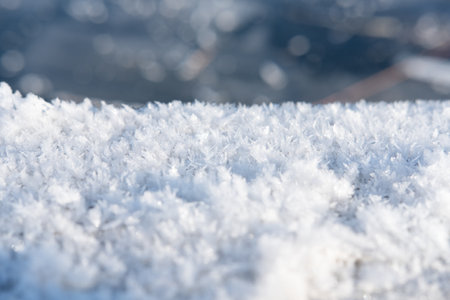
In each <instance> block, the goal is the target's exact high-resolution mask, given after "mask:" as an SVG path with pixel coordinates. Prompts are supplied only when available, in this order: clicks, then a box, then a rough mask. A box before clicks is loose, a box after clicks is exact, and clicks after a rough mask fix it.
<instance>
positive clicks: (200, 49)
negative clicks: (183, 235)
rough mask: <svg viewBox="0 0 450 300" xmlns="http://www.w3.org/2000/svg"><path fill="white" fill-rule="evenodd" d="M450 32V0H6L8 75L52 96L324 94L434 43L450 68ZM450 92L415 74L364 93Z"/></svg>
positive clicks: (15, 83)
mask: <svg viewBox="0 0 450 300" xmlns="http://www.w3.org/2000/svg"><path fill="white" fill-rule="evenodd" d="M449 39H450V1H447V0H445V1H444V0H427V1H423V0H364V1H360V0H337V1H329V0H315V1H314V0H296V1H294V0H235V1H232V0H0V81H6V82H8V83H9V84H10V85H11V86H12V87H13V88H14V89H18V90H20V91H21V92H23V93H27V92H34V93H37V94H39V95H41V96H43V97H45V98H47V99H52V98H55V97H61V98H64V99H73V100H80V99H82V98H84V97H91V98H94V99H108V100H112V101H121V102H127V103H144V102H147V101H161V102H166V101H170V100H173V99H180V100H183V101H191V100H193V99H199V100H203V101H210V102H239V103H245V104H251V103H261V102H269V101H271V102H279V101H307V102H315V101H320V100H321V99H323V98H325V97H327V96H329V95H330V94H333V93H335V92H338V91H340V90H342V89H344V88H345V87H347V86H349V85H351V84H353V83H356V82H359V81H361V80H363V79H364V78H367V77H368V76H371V75H373V74H377V73H378V72H382V71H383V70H385V69H386V68H389V67H390V66H392V65H393V64H395V63H396V62H398V61H400V60H401V59H404V58H405V57H410V56H414V55H423V53H425V54H426V55H432V56H437V59H438V62H440V61H442V64H440V63H438V64H437V65H442V66H443V69H441V70H439V71H440V72H442V73H443V74H445V72H446V71H447V69H445V68H446V65H445V64H446V58H445V57H446V53H447V51H446V48H444V50H443V51H440V52H439V54H438V55H436V54H435V53H432V52H433V51H432V50H433V49H435V48H436V47H440V46H441V45H443V44H444V45H445V43H446V41H447V40H449ZM430 53H431V54H430ZM416 68H417V67H416ZM421 68H426V65H425V67H421ZM449 70H450V69H449ZM418 71H419V72H423V70H418ZM413 77H414V76H413ZM425 77H426V76H425ZM441 77H445V76H441ZM418 78H419V79H418ZM370 84H372V85H377V84H378V83H377V81H376V80H373V82H371V83H370ZM375 90H376V89H375ZM449 94H450V84H448V80H447V81H446V80H437V81H436V80H435V79H433V78H424V76H415V77H414V78H407V79H406V80H401V81H399V82H398V83H397V84H395V85H394V86H392V87H389V88H386V89H381V90H379V91H376V92H373V91H368V92H367V94H366V95H362V96H363V97H364V98H367V99H368V100H388V101H390V100H399V99H416V98H424V99H444V98H449ZM350 100H351V99H350Z"/></svg>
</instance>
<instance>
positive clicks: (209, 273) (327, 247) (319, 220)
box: [0, 83, 450, 300]
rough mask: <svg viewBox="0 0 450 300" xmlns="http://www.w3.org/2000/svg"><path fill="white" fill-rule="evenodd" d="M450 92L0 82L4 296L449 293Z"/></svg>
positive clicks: (0, 289) (0, 290)
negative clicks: (80, 92) (413, 94)
mask: <svg viewBox="0 0 450 300" xmlns="http://www.w3.org/2000/svg"><path fill="white" fill-rule="evenodd" d="M449 125H450V102H445V101H444V102H424V101H422V102H421V101H419V102H398V103H390V104H387V103H376V104H369V103H365V102H360V103H357V104H351V105H342V104H329V105H317V106H314V105H310V104H302V103H298V104H294V103H286V104H282V105H262V106H252V107H244V106H235V105H221V106H217V105H210V104H202V103H191V104H182V103H180V102H172V103H169V104H148V105H147V106H146V107H144V108H141V109H132V108H130V107H127V106H122V107H120V108H117V107H114V106H112V105H108V104H105V103H103V104H102V105H101V107H94V106H93V105H92V104H91V102H90V101H89V100H86V101H84V102H83V103H80V104H75V103H72V102H66V101H60V100H54V101H52V103H48V102H45V101H44V100H42V99H40V98H38V97H37V96H34V95H31V94H29V95H27V96H26V97H23V96H22V95H20V94H19V93H18V92H15V93H13V92H12V91H11V89H10V88H9V86H8V85H6V84H5V83H3V84H1V85H0V159H1V164H0V298H2V299H64V298H69V299H296V300H301V299H447V297H448V295H449V294H450V202H449V201H450V186H449V182H450V153H449V150H450V137H449V129H450V128H449Z"/></svg>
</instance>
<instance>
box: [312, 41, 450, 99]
mask: <svg viewBox="0 0 450 300" xmlns="http://www.w3.org/2000/svg"><path fill="white" fill-rule="evenodd" d="M449 56H450V41H445V42H443V43H441V44H440V45H438V46H437V47H435V48H432V49H429V50H427V51H424V52H423V54H422V55H420V56H416V55H414V56H410V57H408V58H405V59H403V60H401V61H400V62H398V63H396V64H394V65H392V66H390V67H388V68H386V69H384V70H382V71H380V72H377V73H375V74H373V75H371V76H369V77H367V78H365V79H363V80H360V81H358V82H356V83H354V84H352V85H350V86H348V87H346V88H344V89H342V90H340V91H338V92H336V93H333V94H331V95H329V96H327V97H325V98H323V99H321V100H318V101H316V102H315V104H327V103H332V102H341V103H351V102H357V101H359V100H362V99H366V98H367V97H370V96H373V95H375V94H377V93H379V92H382V91H384V90H386V89H389V88H391V87H394V86H396V85H397V84H399V83H401V82H402V81H405V80H407V79H416V80H417V79H419V80H424V78H423V76H421V75H422V74H423V70H414V69H413V68H411V66H412V65H417V62H419V63H420V65H421V66H423V67H426V65H427V64H429V63H434V64H435V63H436V62H434V61H433V62H431V60H432V59H433V58H448V57H449ZM427 61H430V62H427Z"/></svg>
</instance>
